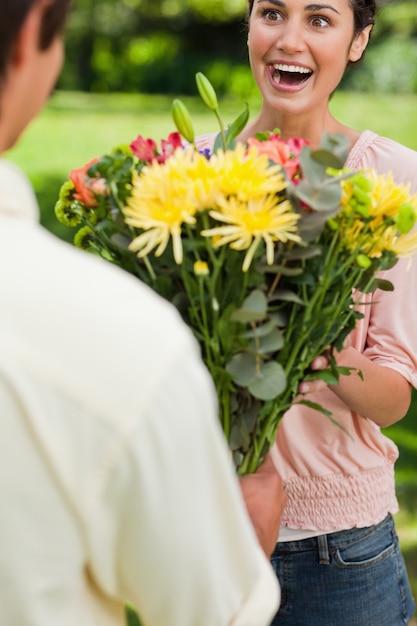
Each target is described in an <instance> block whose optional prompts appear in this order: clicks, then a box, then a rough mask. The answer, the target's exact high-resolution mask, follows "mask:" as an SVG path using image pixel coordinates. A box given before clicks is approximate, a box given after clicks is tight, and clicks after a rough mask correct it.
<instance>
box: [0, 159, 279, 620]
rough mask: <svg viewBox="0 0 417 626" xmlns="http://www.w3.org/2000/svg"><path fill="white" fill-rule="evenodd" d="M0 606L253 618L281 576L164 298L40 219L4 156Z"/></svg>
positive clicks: (13, 610)
mask: <svg viewBox="0 0 417 626" xmlns="http://www.w3.org/2000/svg"><path fill="white" fill-rule="evenodd" d="M0 268H1V269H0V292H1V306H0V408H1V410H0V425H1V436H0V493H1V499H2V505H1V512H0V553H1V559H0V616H1V618H0V621H1V624H4V626H58V625H59V626H93V625H94V626H115V625H120V624H123V623H124V617H123V608H124V603H125V602H126V601H128V602H130V603H132V604H133V605H135V606H136V607H137V608H138V611H139V613H140V615H141V617H142V620H143V623H144V625H146V626H222V625H229V624H230V625H234V626H262V625H266V624H268V623H269V622H270V620H271V618H272V616H273V614H274V613H275V611H276V608H277V606H278V602H279V589H278V586H277V582H276V579H275V576H274V574H273V573H272V570H271V568H270V565H269V563H268V562H267V560H266V559H265V557H264V556H263V553H262V552H261V550H260V548H259V546H258V543H257V540H256V537H255V534H254V531H253V529H252V526H251V524H250V522H249V520H248V518H247V515H246V510H245V508H244V504H243V501H242V499H241V494H240V490H239V487H238V483H237V480H236V477H235V475H234V472H233V468H232V464H231V460H230V457H229V455H228V452H227V448H226V445H225V443H224V440H223V435H222V433H221V430H220V427H219V424H218V422H217V417H216V412H215V407H216V399H215V394H214V390H213V386H212V383H211V380H210V377H209V375H208V372H207V371H206V369H205V368H204V366H203V365H202V362H201V360H200V357H199V354H198V349H197V344H196V342H195V341H194V339H193V337H192V335H191V333H190V331H189V330H188V329H187V328H186V327H185V325H184V324H183V323H182V322H181V320H180V318H179V316H178V314H177V312H176V311H175V310H174V308H173V307H171V305H169V304H168V303H166V302H165V301H163V300H162V299H160V298H159V297H158V296H156V295H155V294H154V293H153V292H152V291H151V290H150V289H148V288H147V287H146V286H144V285H142V284H141V283H140V282H139V281H138V280H137V279H135V278H133V277H131V276H129V275H128V274H127V273H125V272H123V271H121V270H118V269H117V268H114V267H112V266H111V265H110V264H108V263H106V262H104V261H102V260H101V259H97V258H94V257H93V256H92V255H88V254H87V253H83V252H81V251H78V250H76V249H74V248H73V247H72V246H70V245H67V244H65V243H63V242H62V241H59V240H58V239H57V238H55V237H54V236H52V235H51V234H50V233H48V232H46V231H45V230H44V229H43V228H42V227H40V226H39V224H38V223H37V206H36V202H35V199H34V196H33V192H32V190H31V188H30V186H29V184H28V183H27V181H26V179H25V178H24V177H23V176H22V174H21V173H20V172H19V171H18V170H17V169H16V168H15V167H14V166H12V165H10V164H8V163H7V162H5V161H0Z"/></svg>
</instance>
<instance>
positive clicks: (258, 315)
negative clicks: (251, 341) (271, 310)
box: [230, 289, 268, 324]
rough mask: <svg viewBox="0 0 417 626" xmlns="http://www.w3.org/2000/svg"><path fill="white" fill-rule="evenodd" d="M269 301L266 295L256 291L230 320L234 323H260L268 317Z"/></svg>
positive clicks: (234, 312)
mask: <svg viewBox="0 0 417 626" xmlns="http://www.w3.org/2000/svg"><path fill="white" fill-rule="evenodd" d="M267 310H268V301H267V299H266V296H265V294H264V293H263V292H262V291H260V290H259V289H255V290H254V291H252V293H251V294H250V295H249V296H248V297H247V298H245V300H244V301H243V304H242V306H241V307H240V308H239V309H236V310H235V311H233V313H232V315H231V316H230V319H231V320H232V321H234V322H242V323H244V324H245V323H247V322H260V321H262V320H264V319H265V318H266V316H267Z"/></svg>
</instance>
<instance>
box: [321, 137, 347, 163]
mask: <svg viewBox="0 0 417 626" xmlns="http://www.w3.org/2000/svg"><path fill="white" fill-rule="evenodd" d="M320 148H321V149H324V150H330V151H331V153H332V154H333V156H334V157H337V158H338V159H339V161H340V163H342V165H341V167H342V166H343V165H344V164H345V163H346V159H347V157H348V154H349V152H350V143H349V139H348V138H347V137H346V135H342V133H323V135H322V138H321V141H320Z"/></svg>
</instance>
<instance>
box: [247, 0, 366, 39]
mask: <svg viewBox="0 0 417 626" xmlns="http://www.w3.org/2000/svg"><path fill="white" fill-rule="evenodd" d="M348 2H349V4H350V6H351V8H352V11H353V19H354V23H355V35H358V34H359V33H360V32H361V31H363V29H364V28H366V27H367V26H369V24H374V18H375V13H376V0H348ZM253 3H254V0H249V2H248V9H247V14H246V19H247V21H248V20H249V17H250V15H251V13H252V9H253Z"/></svg>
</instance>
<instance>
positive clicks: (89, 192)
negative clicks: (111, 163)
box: [69, 158, 107, 209]
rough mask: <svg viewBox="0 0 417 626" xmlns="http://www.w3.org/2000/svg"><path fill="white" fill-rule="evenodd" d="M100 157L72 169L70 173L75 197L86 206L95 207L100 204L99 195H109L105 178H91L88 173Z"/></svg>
mask: <svg viewBox="0 0 417 626" xmlns="http://www.w3.org/2000/svg"><path fill="white" fill-rule="evenodd" d="M99 160H100V159H98V158H96V159H93V160H92V161H89V162H88V163H86V164H85V165H83V166H82V167H78V168H76V169H73V170H71V173H70V175H69V178H70V180H71V181H72V183H73V185H74V187H75V193H74V198H76V199H77V200H79V201H80V202H82V203H83V204H84V205H85V206H86V207H88V208H90V209H93V208H95V207H96V206H98V199H97V196H104V195H107V186H106V181H105V179H104V178H100V177H98V176H97V177H96V178H90V176H89V175H88V174H87V172H88V170H89V168H90V167H91V166H92V165H94V163H97V161H99Z"/></svg>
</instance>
